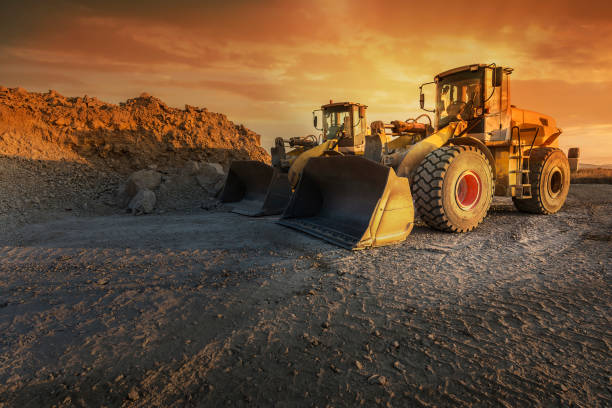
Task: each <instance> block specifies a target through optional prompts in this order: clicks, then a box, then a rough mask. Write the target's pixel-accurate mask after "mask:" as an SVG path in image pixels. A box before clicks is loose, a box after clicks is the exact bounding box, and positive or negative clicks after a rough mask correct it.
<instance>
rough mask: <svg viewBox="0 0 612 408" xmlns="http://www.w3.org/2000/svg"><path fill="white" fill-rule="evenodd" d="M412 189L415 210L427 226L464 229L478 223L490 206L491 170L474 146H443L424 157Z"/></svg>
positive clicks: (465, 230) (453, 230) (448, 229)
mask: <svg viewBox="0 0 612 408" xmlns="http://www.w3.org/2000/svg"><path fill="white" fill-rule="evenodd" d="M412 188H413V196H414V199H415V205H416V210H417V213H418V214H419V216H420V217H421V219H422V220H423V221H424V222H425V223H426V224H427V225H429V226H430V227H432V228H435V229H438V230H441V231H449V232H467V231H471V230H473V229H474V228H475V227H476V226H477V225H478V224H480V223H481V222H482V220H483V219H484V217H485V216H486V215H487V211H488V210H489V207H490V206H491V202H492V200H493V190H494V182H493V171H492V170H491V165H490V164H489V161H488V160H487V158H486V156H485V155H484V154H483V153H482V152H481V151H480V150H479V149H478V148H476V147H474V146H444V147H441V148H439V149H437V150H434V151H433V152H431V153H429V154H428V155H427V157H425V159H424V160H423V162H422V163H421V164H420V165H419V167H418V168H417V170H416V174H415V176H414V181H413V184H412ZM476 190H477V194H476Z"/></svg>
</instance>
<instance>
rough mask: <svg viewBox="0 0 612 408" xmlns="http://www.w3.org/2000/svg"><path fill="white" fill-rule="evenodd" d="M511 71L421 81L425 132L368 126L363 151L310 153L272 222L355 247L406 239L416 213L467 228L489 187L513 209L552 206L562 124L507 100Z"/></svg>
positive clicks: (465, 72)
mask: <svg viewBox="0 0 612 408" xmlns="http://www.w3.org/2000/svg"><path fill="white" fill-rule="evenodd" d="M512 71H513V70H512V69H511V68H504V67H497V66H495V64H474V65H467V66H463V67H459V68H455V69H452V70H449V71H446V72H443V73H440V74H438V75H437V76H436V77H435V78H434V81H433V82H431V83H428V84H432V85H433V86H435V95H436V97H435V107H434V108H433V109H430V110H429V111H430V112H432V113H434V128H435V131H434V133H433V134H432V135H430V136H427V137H424V138H418V139H414V138H412V139H411V138H404V139H401V138H400V137H398V138H396V139H395V140H391V141H390V140H389V139H388V138H387V137H386V136H385V134H384V132H382V131H380V127H379V128H378V130H376V129H374V128H375V127H374V126H373V130H372V132H371V135H370V136H369V137H368V138H367V143H366V146H365V153H366V154H365V155H364V156H363V157H333V158H325V159H321V158H313V159H310V160H309V161H308V162H307V163H306V165H305V167H304V169H303V171H302V173H301V177H300V180H299V183H298V185H297V188H296V190H295V192H294V194H293V195H292V197H291V200H290V202H289V205H288V206H287V209H286V210H285V211H284V213H283V215H282V217H281V218H280V220H279V221H278V222H279V223H280V224H282V225H285V226H288V227H291V228H294V229H297V230H300V231H304V232H306V233H309V234H312V235H315V236H317V237H320V238H323V239H325V240H327V241H330V242H332V243H335V244H337V245H340V246H343V247H345V248H349V249H362V248H367V247H373V246H381V245H388V244H392V243H397V242H401V241H403V240H404V239H405V238H406V237H407V236H408V235H409V234H410V231H411V229H412V226H413V222H414V214H415V212H416V213H417V214H418V215H419V216H420V218H421V219H422V220H423V221H424V222H425V223H426V224H427V225H429V226H430V227H432V228H435V229H438V230H442V231H452V232H465V231H470V230H472V229H473V228H475V227H476V226H477V225H478V224H479V223H480V222H482V220H483V219H484V217H485V216H486V214H487V212H488V210H489V207H490V205H491V202H492V197H493V195H499V196H508V197H512V200H513V202H514V204H515V206H516V208H517V209H518V210H520V211H525V212H531V213H537V214H551V213H555V212H557V211H559V209H560V208H561V207H562V206H563V204H564V202H565V199H566V197H567V193H568V191H569V181H570V168H569V164H568V159H567V157H566V156H565V154H564V153H563V151H561V150H560V149H559V147H558V146H559V140H558V139H559V136H560V134H561V130H560V129H558V128H557V126H556V123H555V120H554V119H553V118H552V117H550V116H547V115H543V114H541V113H537V112H532V111H528V110H523V109H518V108H516V107H515V106H513V105H511V104H510V74H511V73H512ZM428 84H423V85H421V101H420V102H421V108H423V109H425V97H424V94H423V92H422V88H423V86H425V85H428ZM425 110H428V109H425ZM413 200H414V207H415V208H413Z"/></svg>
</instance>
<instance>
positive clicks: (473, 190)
mask: <svg viewBox="0 0 612 408" xmlns="http://www.w3.org/2000/svg"><path fill="white" fill-rule="evenodd" d="M481 194H482V182H481V181H480V177H478V174H476V173H474V172H473V171H472V170H467V171H465V172H463V173H462V174H461V175H460V176H459V179H458V180H457V184H456V186H455V201H456V202H457V205H458V206H459V208H461V209H462V210H465V211H469V210H471V209H472V208H474V207H475V206H476V204H478V201H480V196H481Z"/></svg>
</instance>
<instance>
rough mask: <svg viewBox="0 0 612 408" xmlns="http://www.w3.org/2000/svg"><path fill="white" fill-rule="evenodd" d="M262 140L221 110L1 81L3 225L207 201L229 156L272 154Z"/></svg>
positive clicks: (140, 211) (195, 205)
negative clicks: (104, 98)
mask: <svg viewBox="0 0 612 408" xmlns="http://www.w3.org/2000/svg"><path fill="white" fill-rule="evenodd" d="M259 140H260V136H259V135H258V134H256V133H254V132H252V131H251V130H249V129H247V128H245V127H244V126H242V125H236V124H234V123H233V122H231V121H229V120H228V119H227V117H226V116H225V115H223V114H220V113H213V112H209V111H208V110H206V109H205V108H197V107H193V106H185V109H176V108H171V107H168V106H167V105H166V104H164V103H163V102H162V101H161V100H159V99H157V98H155V97H152V96H150V95H148V94H142V95H141V96H139V97H137V98H133V99H129V100H127V101H126V102H124V103H120V104H119V105H114V104H109V103H104V102H101V101H99V100H98V99H96V98H91V97H87V96H84V97H74V98H72V97H64V96H62V95H60V94H59V93H57V92H55V91H49V92H47V93H33V92H27V91H26V90H25V89H23V88H12V89H8V88H5V87H2V86H0V227H2V228H7V226H9V225H12V224H23V223H29V222H38V221H45V220H49V219H54V218H56V217H57V215H58V214H59V213H62V214H64V213H70V214H75V215H79V214H87V215H105V214H110V213H115V212H119V211H124V210H125V209H129V210H130V211H131V212H132V213H134V214H146V213H150V212H165V211H173V210H186V209H189V210H191V209H199V208H200V207H204V208H209V207H211V203H212V202H213V201H214V200H213V199H214V197H215V196H216V195H217V194H218V192H219V190H220V189H221V188H222V185H223V181H224V178H225V171H227V170H228V168H229V165H230V163H231V161H233V160H260V161H264V162H269V160H270V158H269V156H268V154H267V153H266V152H265V151H264V149H262V148H261V147H260V146H259ZM212 206H213V207H214V205H212Z"/></svg>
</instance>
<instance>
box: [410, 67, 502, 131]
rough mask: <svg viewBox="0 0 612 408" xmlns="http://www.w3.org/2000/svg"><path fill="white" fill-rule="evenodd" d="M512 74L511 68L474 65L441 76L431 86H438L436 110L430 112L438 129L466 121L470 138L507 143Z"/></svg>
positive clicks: (422, 104) (422, 101) (422, 100)
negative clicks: (460, 120)
mask: <svg viewBox="0 0 612 408" xmlns="http://www.w3.org/2000/svg"><path fill="white" fill-rule="evenodd" d="M511 73H512V69H511V68H503V67H496V66H495V65H494V64H490V65H487V64H475V65H466V66H463V67H459V68H455V69H452V70H449V71H446V72H443V73H441V74H438V75H437V76H436V77H435V78H434V81H433V82H432V83H431V84H432V85H435V106H434V108H433V109H431V110H429V111H431V112H434V114H435V120H434V124H435V128H436V129H441V128H443V127H445V126H446V125H448V124H449V123H450V122H452V121H456V120H459V119H463V120H465V121H467V122H468V126H470V130H469V132H468V135H469V136H472V137H474V138H476V139H479V140H481V141H483V142H488V141H504V140H508V139H509V138H510V136H511V131H510V129H511V126H510V121H511V118H512V114H511V108H510V103H509V99H510V98H509V93H510V89H509V78H508V77H509V75H510V74H511ZM425 85H426V84H425ZM422 88H423V85H421V89H422ZM424 105H425V104H424V96H423V94H422V93H421V107H422V108H424V109H425V106H424ZM425 110H428V109H425Z"/></svg>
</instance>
